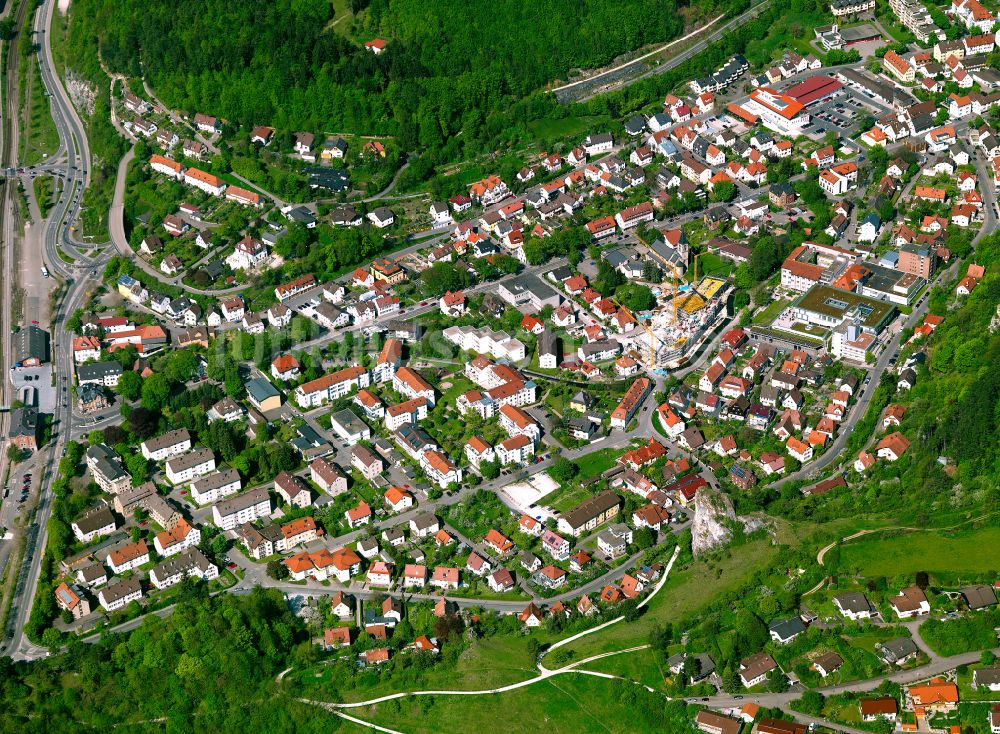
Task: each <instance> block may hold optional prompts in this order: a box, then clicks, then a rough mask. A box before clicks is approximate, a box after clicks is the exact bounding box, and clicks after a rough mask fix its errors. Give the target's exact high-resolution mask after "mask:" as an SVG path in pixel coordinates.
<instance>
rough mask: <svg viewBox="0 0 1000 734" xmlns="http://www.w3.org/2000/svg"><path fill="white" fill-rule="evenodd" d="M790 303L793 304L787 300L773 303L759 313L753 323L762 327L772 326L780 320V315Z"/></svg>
mask: <svg viewBox="0 0 1000 734" xmlns="http://www.w3.org/2000/svg"><path fill="white" fill-rule="evenodd" d="M789 303H791V301H789V300H785V299H778V300H777V301H771V302H770V303H769V304H768V305H767V307H766V308H765V309H764V310H763V311H759V312H758V313H756V314H755V315H754V317H753V323H754V324H761V325H766V324H770V323H771V322H772V321H774V320H775V319H776V318H778V314H780V313H781V312H782V311H784V310H785V308H786V307H787V306H788V304H789Z"/></svg>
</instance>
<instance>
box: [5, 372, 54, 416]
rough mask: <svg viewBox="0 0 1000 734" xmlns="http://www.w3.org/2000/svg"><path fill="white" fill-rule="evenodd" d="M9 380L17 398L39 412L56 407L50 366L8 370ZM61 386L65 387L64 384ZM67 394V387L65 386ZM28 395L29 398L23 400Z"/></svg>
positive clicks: (50, 411)
mask: <svg viewBox="0 0 1000 734" xmlns="http://www.w3.org/2000/svg"><path fill="white" fill-rule="evenodd" d="M10 381H11V384H12V385H13V386H14V394H15V398H16V399H17V400H22V401H24V403H25V404H26V405H34V406H35V407H36V408H38V411H39V412H40V413H53V412H55V407H56V398H57V391H58V389H59V388H57V387H56V386H55V385H53V384H52V366H51V365H42V366H41V367H18V368H16V369H12V370H11V371H10ZM63 387H66V385H65V384H64V385H63ZM67 395H68V387H67ZM26 396H28V397H29V399H28V400H25V397H26Z"/></svg>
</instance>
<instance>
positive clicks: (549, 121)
mask: <svg viewBox="0 0 1000 734" xmlns="http://www.w3.org/2000/svg"><path fill="white" fill-rule="evenodd" d="M610 125H611V118H610V117H609V116H607V115H591V116H589V117H563V118H560V119H554V118H545V119H541V120H532V121H531V122H530V123H528V129H529V130H530V131H531V134H532V135H533V136H534V137H536V138H542V139H554V138H576V137H583V136H584V135H586V134H587V132H588V131H590V130H595V129H599V128H604V127H610Z"/></svg>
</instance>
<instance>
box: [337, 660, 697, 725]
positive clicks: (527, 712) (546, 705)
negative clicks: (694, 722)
mask: <svg viewBox="0 0 1000 734" xmlns="http://www.w3.org/2000/svg"><path fill="white" fill-rule="evenodd" d="M615 685H616V683H614V682H611V681H608V680H605V679H601V678H594V677H591V676H585V675H577V674H567V675H561V676H558V677H556V678H552V679H549V680H545V681H542V682H540V683H536V684H534V685H531V686H527V687H525V688H520V689H517V690H514V691H510V692H508V693H503V694H499V695H488V696H434V697H433V698H432V699H430V698H411V699H404V700H402V701H398V702H397V701H388V702H386V703H382V704H378V705H376V706H374V707H371V708H363V709H352V710H351V711H350V712H349V713H350V714H351V715H352V716H356V717H357V718H359V719H364V720H366V721H370V722H372V723H375V724H379V725H381V726H386V727H390V728H393V729H397V730H399V731H405V732H406V733H407V734H420V732H428V733H431V732H433V733H434V734H437V732H442V731H464V732H483V731H490V730H492V729H495V728H496V727H497V726H498V725H499V726H501V727H502V728H503V730H504V731H505V732H510V733H511V734H518V733H520V732H524V733H525V734H527V733H529V732H532V733H533V732H538V731H545V732H549V734H609V733H610V734H618V733H619V732H620V733H621V734H626V732H635V731H647V732H671V734H676V733H677V732H678V731H679V730H678V728H677V725H676V722H670V721H666V720H663V724H662V726H650V724H649V722H643V723H641V724H640V723H639V722H638V721H637V717H636V713H635V710H634V707H633V706H632V705H629V704H626V703H623V702H621V701H620V699H619V697H618V696H617V695H613V691H612V687H613V686H615ZM639 691H641V692H642V693H644V694H645V691H644V690H643V689H639ZM646 695H652V694H646ZM515 711H516V715H511V714H512V713H513V712H515ZM681 731H682V730H681Z"/></svg>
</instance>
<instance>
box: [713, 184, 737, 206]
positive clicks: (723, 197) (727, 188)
mask: <svg viewBox="0 0 1000 734" xmlns="http://www.w3.org/2000/svg"><path fill="white" fill-rule="evenodd" d="M735 198H736V184H734V183H733V182H732V181H719V182H718V183H717V184H715V185H714V186H712V195H711V199H712V201H732V200H733V199H735Z"/></svg>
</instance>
